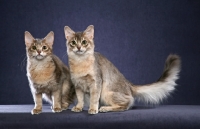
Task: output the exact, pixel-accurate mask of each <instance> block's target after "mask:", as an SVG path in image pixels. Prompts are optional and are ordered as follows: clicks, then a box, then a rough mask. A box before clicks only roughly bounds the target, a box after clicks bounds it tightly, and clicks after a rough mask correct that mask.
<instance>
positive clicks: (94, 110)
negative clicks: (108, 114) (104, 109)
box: [88, 109, 98, 114]
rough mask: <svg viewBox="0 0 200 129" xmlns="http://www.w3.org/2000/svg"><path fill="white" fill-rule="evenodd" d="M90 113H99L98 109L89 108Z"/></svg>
mask: <svg viewBox="0 0 200 129" xmlns="http://www.w3.org/2000/svg"><path fill="white" fill-rule="evenodd" d="M88 113H89V114H97V113H98V109H89V110H88Z"/></svg>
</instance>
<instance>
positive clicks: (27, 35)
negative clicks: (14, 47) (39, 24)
mask: <svg viewBox="0 0 200 129" xmlns="http://www.w3.org/2000/svg"><path fill="white" fill-rule="evenodd" d="M24 37H25V44H26V46H27V47H30V46H31V44H32V43H33V41H34V40H35V39H34V38H33V36H32V35H31V33H29V32H28V31H25V34H24Z"/></svg>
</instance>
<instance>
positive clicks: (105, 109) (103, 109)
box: [99, 107, 108, 112]
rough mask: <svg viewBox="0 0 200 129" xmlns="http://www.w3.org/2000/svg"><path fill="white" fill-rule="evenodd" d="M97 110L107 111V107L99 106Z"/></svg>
mask: <svg viewBox="0 0 200 129" xmlns="http://www.w3.org/2000/svg"><path fill="white" fill-rule="evenodd" d="M99 112H108V110H107V108H106V107H101V108H100V109H99Z"/></svg>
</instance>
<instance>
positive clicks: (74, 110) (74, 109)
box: [72, 106, 82, 112]
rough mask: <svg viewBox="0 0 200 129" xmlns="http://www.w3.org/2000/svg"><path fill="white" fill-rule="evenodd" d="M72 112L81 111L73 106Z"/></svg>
mask: <svg viewBox="0 0 200 129" xmlns="http://www.w3.org/2000/svg"><path fill="white" fill-rule="evenodd" d="M72 111H73V112H81V111H82V108H77V107H76V106H74V107H73V108H72Z"/></svg>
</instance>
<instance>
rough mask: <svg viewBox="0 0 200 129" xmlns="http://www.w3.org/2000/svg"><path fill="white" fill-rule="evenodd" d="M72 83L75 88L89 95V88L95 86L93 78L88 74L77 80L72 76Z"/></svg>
mask: <svg viewBox="0 0 200 129" xmlns="http://www.w3.org/2000/svg"><path fill="white" fill-rule="evenodd" d="M72 82H73V84H74V86H75V87H76V88H80V89H82V90H83V91H84V92H85V93H89V90H90V88H91V87H93V86H95V79H94V76H92V75H90V74H87V75H85V76H82V77H78V78H73V76H72Z"/></svg>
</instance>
